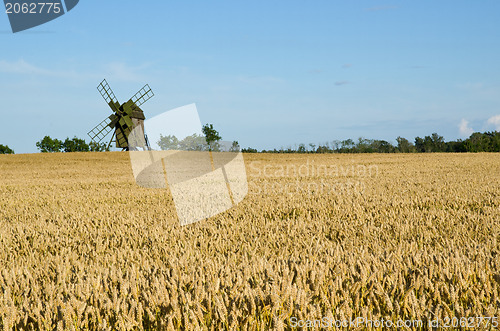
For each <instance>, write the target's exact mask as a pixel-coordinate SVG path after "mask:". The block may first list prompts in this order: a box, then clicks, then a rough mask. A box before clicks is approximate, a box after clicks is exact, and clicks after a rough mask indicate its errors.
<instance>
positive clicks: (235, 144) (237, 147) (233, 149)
mask: <svg viewBox="0 0 500 331" xmlns="http://www.w3.org/2000/svg"><path fill="white" fill-rule="evenodd" d="M240 149H241V148H240V144H239V143H238V142H237V141H236V140H235V141H233V143H232V144H231V148H230V149H229V151H230V152H234V153H237V152H239V151H240Z"/></svg>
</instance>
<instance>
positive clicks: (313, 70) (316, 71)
mask: <svg viewBox="0 0 500 331" xmlns="http://www.w3.org/2000/svg"><path fill="white" fill-rule="evenodd" d="M323 72H325V71H324V70H323V69H312V70H309V73H311V74H321V73H323Z"/></svg>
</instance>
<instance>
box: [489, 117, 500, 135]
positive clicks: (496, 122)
mask: <svg viewBox="0 0 500 331" xmlns="http://www.w3.org/2000/svg"><path fill="white" fill-rule="evenodd" d="M487 123H488V124H490V125H493V126H494V127H495V130H497V131H500V115H495V116H492V117H490V118H488V121H487Z"/></svg>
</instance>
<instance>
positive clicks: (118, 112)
mask: <svg viewBox="0 0 500 331" xmlns="http://www.w3.org/2000/svg"><path fill="white" fill-rule="evenodd" d="M97 90H98V91H99V92H100V93H101V95H102V97H103V98H104V100H105V101H106V102H107V103H108V106H109V107H110V108H111V111H112V112H113V113H112V114H111V115H110V116H109V117H107V118H105V119H104V120H103V121H102V122H101V123H99V124H98V125H97V126H96V127H94V128H93V129H92V130H90V131H89V133H88V135H89V137H90V138H91V139H92V141H93V142H94V143H97V144H101V143H102V141H104V140H105V138H106V137H107V136H108V135H109V133H111V132H113V135H112V136H111V139H110V140H109V143H108V145H107V146H108V148H109V146H111V144H112V143H113V141H114V142H115V144H116V147H117V148H122V150H129V149H131V148H130V146H134V149H136V148H137V147H141V148H143V149H144V150H146V149H149V143H148V139H147V137H146V135H145V132H144V120H145V119H146V117H145V116H144V112H143V111H142V109H141V108H140V107H139V106H141V105H142V104H143V103H145V102H146V101H147V100H149V99H150V98H151V97H153V95H154V94H153V91H151V88H150V87H149V85H147V84H146V85H145V86H144V87H143V88H142V89H140V90H139V92H137V93H136V94H135V95H134V96H133V97H132V98H130V100H128V101H127V102H125V103H123V104H121V105H120V103H119V102H118V100H117V99H116V97H115V94H114V93H113V91H112V90H111V88H110V87H109V85H108V82H106V80H103V81H102V82H101V83H100V84H99V86H98V87H97ZM136 128H137V129H136ZM134 129H135V130H134ZM131 140H134V143H132V144H130V142H131Z"/></svg>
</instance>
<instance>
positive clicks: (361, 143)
mask: <svg viewBox="0 0 500 331" xmlns="http://www.w3.org/2000/svg"><path fill="white" fill-rule="evenodd" d="M372 145H373V140H370V139H365V138H362V137H359V138H358V143H357V144H356V147H355V150H356V152H358V153H373V152H374V150H373V146H372Z"/></svg>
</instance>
